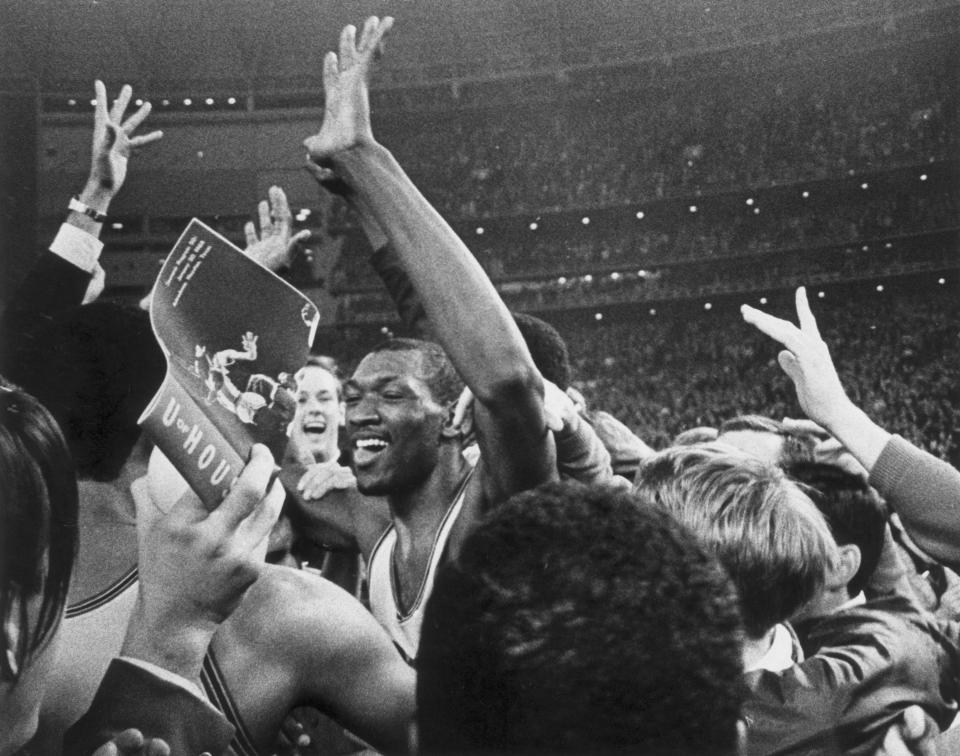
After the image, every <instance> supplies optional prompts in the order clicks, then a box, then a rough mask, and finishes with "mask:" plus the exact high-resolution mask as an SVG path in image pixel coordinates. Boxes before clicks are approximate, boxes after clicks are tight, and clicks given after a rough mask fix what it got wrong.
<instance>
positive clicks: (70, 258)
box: [50, 223, 103, 273]
mask: <svg viewBox="0 0 960 756" xmlns="http://www.w3.org/2000/svg"><path fill="white" fill-rule="evenodd" d="M50 251H51V252H53V254H55V255H58V256H59V257H62V258H63V259H64V260H66V261H67V262H68V263H72V264H73V265H76V266H77V267H78V268H80V269H81V270H85V271H86V272H87V273H93V271H94V269H95V268H96V267H97V261H98V260H99V259H100V253H101V252H102V251H103V242H102V241H100V240H99V239H98V238H97V237H95V236H92V235H91V234H88V233H87V232H86V231H84V230H82V229H79V228H77V227H76V226H74V225H72V224H70V223H64V224H63V225H62V226H60V230H59V231H58V232H57V237H56V238H55V239H54V240H53V244H51V245H50Z"/></svg>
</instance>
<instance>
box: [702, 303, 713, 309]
mask: <svg viewBox="0 0 960 756" xmlns="http://www.w3.org/2000/svg"><path fill="white" fill-rule="evenodd" d="M703 309H704V310H712V309H713V305H712V304H710V302H707V303H706V304H705V305H704V306H703Z"/></svg>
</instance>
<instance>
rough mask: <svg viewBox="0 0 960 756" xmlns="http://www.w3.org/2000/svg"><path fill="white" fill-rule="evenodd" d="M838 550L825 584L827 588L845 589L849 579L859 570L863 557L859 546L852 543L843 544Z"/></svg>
mask: <svg viewBox="0 0 960 756" xmlns="http://www.w3.org/2000/svg"><path fill="white" fill-rule="evenodd" d="M838 550H839V553H840V557H839V559H837V563H836V565H835V566H834V568H833V570H831V574H830V577H829V578H828V585H827V587H828V588H830V589H833V590H838V589H840V588H844V589H845V588H846V587H847V585H849V583H850V581H851V580H853V578H854V577H855V576H856V574H857V572H859V570H860V563H861V561H862V559H863V556H862V554H861V553H860V547H859V546H856V545H854V544H852V543H847V544H844V545H843V546H840V547H839V549H838Z"/></svg>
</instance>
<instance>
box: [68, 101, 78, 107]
mask: <svg viewBox="0 0 960 756" xmlns="http://www.w3.org/2000/svg"><path fill="white" fill-rule="evenodd" d="M76 104H77V101H76V100H72V99H71V100H67V105H69V106H70V107H73V106H74V105H76Z"/></svg>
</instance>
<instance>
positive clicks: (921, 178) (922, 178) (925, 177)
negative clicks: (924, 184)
mask: <svg viewBox="0 0 960 756" xmlns="http://www.w3.org/2000/svg"><path fill="white" fill-rule="evenodd" d="M920 180H921V181H926V180H927V174H926V173H921V174H920Z"/></svg>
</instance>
